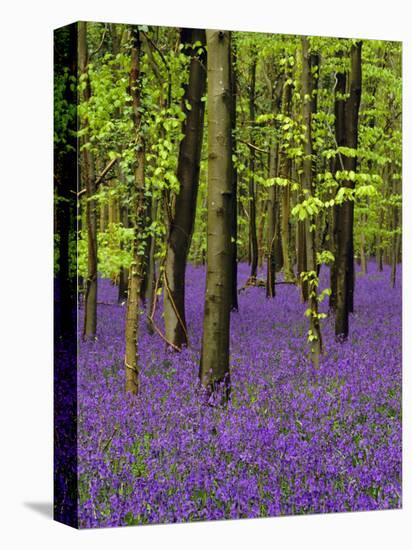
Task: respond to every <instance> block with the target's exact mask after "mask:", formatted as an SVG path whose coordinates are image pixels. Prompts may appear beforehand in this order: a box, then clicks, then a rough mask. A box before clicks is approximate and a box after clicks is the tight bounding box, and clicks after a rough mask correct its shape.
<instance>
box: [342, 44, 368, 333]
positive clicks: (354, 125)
mask: <svg viewBox="0 0 412 550" xmlns="http://www.w3.org/2000/svg"><path fill="white" fill-rule="evenodd" d="M361 48H362V42H360V41H358V42H357V43H356V44H354V45H352V47H351V53H350V55H351V71H350V81H349V97H348V99H347V100H346V101H345V104H344V119H343V122H344V132H343V140H344V141H343V143H342V145H344V146H345V147H348V148H350V149H351V150H356V148H357V144H358V114H359V106H360V100H361V86H362V65H361ZM339 139H341V138H340V136H339ZM338 144H339V142H338ZM356 163H357V160H356V155H355V156H344V157H343V169H344V171H345V172H346V173H347V174H348V176H350V175H351V174H355V171H356ZM343 187H346V188H348V189H353V187H354V178H353V177H352V179H351V178H350V177H348V179H347V180H345V181H344V185H343ZM353 213H354V204H353V200H346V201H344V202H343V203H342V204H341V205H339V206H338V208H337V231H336V260H335V261H336V321H335V334H336V336H339V337H340V338H343V339H345V338H347V336H348V332H349V313H350V312H352V311H353V293H354V285H355V276H354V263H353V262H354V252H353Z"/></svg>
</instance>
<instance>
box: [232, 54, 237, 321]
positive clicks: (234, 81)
mask: <svg viewBox="0 0 412 550" xmlns="http://www.w3.org/2000/svg"><path fill="white" fill-rule="evenodd" d="M236 61H237V52H236V47H235V44H233V45H232V49H231V60H230V87H231V95H230V97H231V100H232V101H231V112H230V115H231V131H232V134H231V138H232V140H231V148H232V155H234V154H236V134H235V131H236V103H237V73H236ZM237 180H238V177H237V168H236V166H235V164H234V163H233V162H232V205H231V237H232V290H231V304H230V309H231V310H232V311H238V310H239V304H238V295H237V211H238V205H237V187H238V185H237Z"/></svg>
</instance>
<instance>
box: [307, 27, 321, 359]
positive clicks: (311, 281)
mask: <svg viewBox="0 0 412 550" xmlns="http://www.w3.org/2000/svg"><path fill="white" fill-rule="evenodd" d="M312 69H313V67H312V66H311V56H310V55H309V40H308V38H307V37H303V38H302V103H303V123H304V125H305V144H304V157H303V175H302V176H303V177H302V179H303V181H302V184H303V185H302V187H303V189H305V190H306V192H307V196H308V197H310V196H312V195H313V194H314V187H313V173H312V115H313V113H312V108H313V102H312V97H313V76H312V75H313V70H312ZM316 221H317V220H316V218H315V217H314V216H311V217H310V218H308V219H306V220H305V241H306V265H307V273H308V276H307V280H308V292H309V309H310V316H309V319H310V329H309V342H310V349H311V354H312V361H313V364H314V366H315V367H316V368H317V367H319V357H320V354H321V351H322V335H321V331H320V323H319V317H318V293H317V276H316V243H315V232H314V231H313V230H312V229H311V226H312V225H316Z"/></svg>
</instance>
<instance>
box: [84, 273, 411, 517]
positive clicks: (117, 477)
mask: <svg viewBox="0 0 412 550" xmlns="http://www.w3.org/2000/svg"><path fill="white" fill-rule="evenodd" d="M388 269H389V268H385V270H384V272H383V273H379V272H378V271H377V270H376V266H375V264H374V263H370V264H369V270H368V274H367V275H366V276H358V277H357V280H356V301H355V310H356V311H355V313H354V314H353V315H352V316H351V330H350V336H349V340H348V341H347V342H346V343H337V342H335V338H334V331H333V329H334V320H333V317H329V318H327V319H326V320H324V321H323V338H324V345H325V353H324V355H323V357H322V359H321V365H320V368H319V370H315V369H314V368H313V367H312V365H311V363H310V361H309V360H308V355H307V353H308V347H307V342H306V332H307V328H308V327H307V324H308V320H307V318H306V317H305V316H304V311H305V309H306V306H305V305H304V304H301V303H300V300H299V293H298V290H297V288H296V287H294V286H292V285H279V286H277V287H276V288H277V296H276V298H275V299H274V300H268V299H266V297H265V289H264V288H248V289H246V290H244V291H242V292H241V293H240V295H239V312H238V313H234V314H233V315H232V321H231V379H232V395H231V401H230V403H229V405H228V406H227V407H226V408H221V407H212V406H208V405H207V404H206V403H205V401H204V399H202V394H201V390H200V388H199V387H198V381H197V375H198V363H199V352H200V342H201V333H202V313H203V299H204V286H205V271H204V268H202V267H193V266H190V267H189V268H188V273H187V294H186V296H187V320H188V329H189V335H190V347H189V348H188V349H186V350H184V351H183V352H182V353H180V354H178V353H175V352H173V351H170V350H167V349H166V348H165V344H164V342H163V341H162V340H161V339H160V337H159V336H158V335H156V334H155V335H154V336H151V335H149V333H148V331H147V329H146V326H145V322H144V319H142V323H141V331H140V336H139V341H140V365H141V376H140V383H141V392H140V395H139V396H138V397H135V396H131V395H125V393H124V389H123V388H124V366H123V357H124V320H125V306H121V305H117V301H116V298H117V289H116V287H114V286H112V285H111V283H110V282H109V281H106V280H102V281H100V287H99V306H98V322H99V328H98V340H97V342H81V343H80V364H79V372H78V388H79V428H78V437H79V441H78V445H79V449H78V452H79V466H78V474H79V483H80V511H79V521H80V526H81V527H97V526H99V527H103V526H116V525H127V524H141V523H164V522H182V521H197V520H212V519H223V518H251V517H262V516H278V515H285V514H308V513H323V512H343V511H350V510H375V509H388V508H399V507H400V506H401V288H400V277H401V270H399V271H398V281H397V285H396V287H395V288H394V289H392V288H391V287H390V284H389V278H390V274H389V271H388ZM248 270H249V268H248V266H246V265H240V266H239V286H242V285H243V284H244V283H245V281H246V279H247V276H248ZM325 286H328V274H327V272H326V270H325V271H324V272H323V274H321V288H323V287H325ZM325 302H327V299H326V300H325ZM158 309H159V313H158V316H157V323H158V324H159V326H161V325H162V319H161V309H162V307H161V303H160V304H159V308H158ZM322 309H323V310H324V311H327V303H324V304H322ZM81 313H82V312H81Z"/></svg>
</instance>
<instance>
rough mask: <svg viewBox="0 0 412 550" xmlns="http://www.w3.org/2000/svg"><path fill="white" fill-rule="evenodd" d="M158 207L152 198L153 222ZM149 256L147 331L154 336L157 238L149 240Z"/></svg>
mask: <svg viewBox="0 0 412 550" xmlns="http://www.w3.org/2000/svg"><path fill="white" fill-rule="evenodd" d="M157 205H158V201H157V199H156V198H155V197H153V196H152V197H151V213H150V218H151V220H156V219H157ZM149 243H150V244H149V255H148V261H147V264H146V267H147V275H146V277H147V288H146V296H145V297H146V302H147V315H148V319H147V330H148V332H149V334H153V332H154V330H153V322H152V321H151V317H152V313H153V308H154V301H155V298H156V296H155V286H156V262H155V253H156V237H155V236H154V235H151V237H150V240H149Z"/></svg>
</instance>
